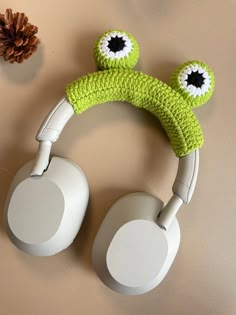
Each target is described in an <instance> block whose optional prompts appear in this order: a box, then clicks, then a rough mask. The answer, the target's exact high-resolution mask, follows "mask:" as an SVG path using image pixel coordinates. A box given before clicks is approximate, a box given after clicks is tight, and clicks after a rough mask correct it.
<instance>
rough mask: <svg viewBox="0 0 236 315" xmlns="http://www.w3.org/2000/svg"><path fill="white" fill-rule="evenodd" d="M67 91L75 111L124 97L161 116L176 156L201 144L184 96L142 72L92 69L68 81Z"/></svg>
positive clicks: (182, 154) (201, 138)
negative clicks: (93, 70) (77, 78)
mask: <svg viewBox="0 0 236 315" xmlns="http://www.w3.org/2000/svg"><path fill="white" fill-rule="evenodd" d="M66 93H67V98H68V101H69V102H70V104H71V105H72V106H73V108H74V111H75V112H76V113H77V114H80V113H82V112H83V111H85V110H87V109H88V108H90V107H92V106H94V105H96V104H101V103H105V102H110V101H127V102H129V103H131V104H133V105H134V106H136V107H138V108H143V109H146V110H148V111H150V112H151V113H152V114H153V115H155V116H156V117H157V118H158V119H159V120H160V122H161V124H162V126H163V128H164V129H165V131H166V133H167V135H168V137H169V139H170V142H171V145H172V148H173V150H174V152H175V154H176V155H177V156H178V157H180V156H184V155H186V154H188V153H190V152H192V151H194V150H196V149H198V148H200V147H201V146H202V144H203V135H202V131H201V127H200V124H199V123H198V120H197V118H196V117H195V115H194V114H193V112H192V110H191V108H190V106H189V105H188V104H187V103H186V101H185V100H184V98H183V97H182V96H181V95H180V94H179V93H178V92H176V91H175V90H174V89H172V88H171V87H170V86H168V85H167V84H165V83H163V82H162V81H159V80H157V79H155V78H153V77H151V76H148V75H146V74H144V73H141V72H137V71H133V70H129V69H113V70H112V69H110V70H104V71H99V72H95V73H92V74H89V75H86V76H84V77H82V78H80V79H79V80H76V81H74V82H73V83H71V84H69V85H68V86H67V88H66Z"/></svg>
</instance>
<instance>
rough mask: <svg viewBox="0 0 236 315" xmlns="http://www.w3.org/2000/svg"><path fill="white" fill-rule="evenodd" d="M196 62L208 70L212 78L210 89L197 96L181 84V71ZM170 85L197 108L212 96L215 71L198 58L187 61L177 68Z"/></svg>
mask: <svg viewBox="0 0 236 315" xmlns="http://www.w3.org/2000/svg"><path fill="white" fill-rule="evenodd" d="M194 64H196V65H199V66H201V67H202V68H203V69H204V70H206V72H207V73H208V75H209V78H210V87H209V90H208V91H207V92H206V93H204V94H203V95H201V96H196V97H193V96H191V95H189V93H188V92H187V91H186V90H185V89H184V88H183V86H182V85H181V82H180V76H181V72H182V71H183V70H184V69H185V68H187V67H188V66H192V65H194ZM170 85H171V87H173V89H175V90H176V91H177V92H178V93H180V94H181V95H182V96H183V98H184V99H185V100H186V101H187V103H188V104H189V105H190V106H191V107H192V108H195V107H198V106H201V105H203V104H205V103H206V102H207V101H208V100H209V99H210V98H211V96H212V94H213V91H214V87H215V78H214V73H213V71H212V70H211V68H210V67H209V66H208V65H207V64H205V63H204V62H202V61H197V60H192V61H188V62H185V63H184V64H182V65H180V66H179V67H178V68H177V69H176V70H175V72H174V73H173V74H172V77H171V81H170Z"/></svg>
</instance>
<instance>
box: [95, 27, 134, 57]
mask: <svg viewBox="0 0 236 315" xmlns="http://www.w3.org/2000/svg"><path fill="white" fill-rule="evenodd" d="M99 50H100V52H101V54H102V55H104V56H105V57H107V58H110V59H120V58H124V57H127V56H128V55H129V54H130V52H131V51H132V42H131V40H130V39H129V37H128V36H127V35H126V34H125V33H122V32H118V31H114V32H111V33H108V34H107V35H106V36H104V37H103V38H102V39H101V41H100V43H99Z"/></svg>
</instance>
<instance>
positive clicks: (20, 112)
mask: <svg viewBox="0 0 236 315" xmlns="http://www.w3.org/2000/svg"><path fill="white" fill-rule="evenodd" d="M235 4H236V3H235V1H233V0H232V1H230V0H225V1H216V0H205V1H203V0H199V1H192V0H180V1H177V0H176V1H175V0H165V1H164V0H103V1H102V0H99V1H95V0H86V1H82V0H67V1H66V0H60V1H53V0H47V1H46V0H41V1H29V0H21V1H17V0H1V4H0V11H1V12H3V11H5V9H6V8H7V7H11V8H13V9H14V10H16V11H21V12H25V13H27V15H28V16H29V17H30V20H31V22H32V23H35V24H36V25H38V27H39V37H40V40H41V45H40V48H39V50H38V52H37V53H36V54H35V55H34V56H33V57H32V58H31V59H30V60H28V61H26V62H25V63H23V64H21V65H17V64H14V65H10V64H7V63H6V62H3V61H2V60H1V61H0V95H1V100H0V130H1V132H0V152H1V153H0V218H1V219H0V314H1V315H14V314H16V315H18V314H20V315H21V314H22V315H38V314H40V315H42V314H46V315H47V314H48V315H49V314H50V315H60V314H67V315H73V314H79V315H80V314H81V315H87V314H88V315H93V314H98V315H100V314H102V315H106V314H117V315H128V314H132V315H133V314H135V315H141V314H142V315H154V314H155V315H156V314H181V315H182V314H188V315H189V314H190V315H195V314H196V315H198V314H203V315H207V314H223V315H232V314H236V278H235V277H236V227H235V226H236V164H235V155H236V149H235V135H236V127H235V126H236V104H235V97H234V96H235V83H236V82H235V77H236V67H235V49H234V48H235V45H234V44H235V32H234V31H235V14H236V8H235ZM111 28H115V29H117V28H120V29H126V30H127V31H129V32H131V33H132V34H133V35H134V36H135V37H136V38H137V40H138V42H139V45H140V62H139V68H140V70H142V71H143V72H145V73H147V74H149V75H153V76H155V77H157V78H159V79H161V80H163V81H165V82H168V80H169V78H170V75H171V73H172V72H173V70H174V69H175V68H176V66H177V65H179V64H181V63H182V62H185V61H187V60H191V59H202V60H204V61H205V62H207V63H208V64H209V65H210V66H211V67H212V68H213V69H214V71H215V75H216V90H215V93H214V97H213V98H212V99H211V101H210V102H209V103H208V104H207V105H205V106H203V107H201V108H198V109H196V110H195V113H196V115H197V117H198V118H199V121H200V122H201V125H202V128H203V132H204V136H205V145H204V146H203V148H202V149H201V151H200V172H199V179H198V183H197V187H196V190H195V194H194V196H193V199H192V202H191V203H190V204H189V205H187V206H184V207H183V208H182V209H181V211H180V212H179V213H178V219H179V223H180V227H181V237H182V239H181V245H180V250H179V252H178V255H177V257H176V259H175V262H174V264H173V266H172V268H171V270H170V272H169V273H168V275H167V277H166V278H165V280H164V281H163V282H162V284H161V285H160V286H159V287H158V288H156V289H154V290H153V291H151V292H149V293H147V294H145V295H142V296H136V297H128V296H122V295H119V294H116V293H114V292H112V291H111V290H109V289H107V288H106V287H104V285H103V284H102V283H101V282H100V280H99V279H98V278H97V276H96V274H95V272H94V271H93V268H92V265H91V246H92V243H93V239H94V237H95V234H96V231H97V229H98V227H99V224H100V223H101V221H102V218H103V217H104V215H105V213H106V211H107V210H108V209H109V207H110V205H111V204H112V203H113V202H114V201H115V200H116V199H117V198H119V197H120V196H123V195H124V194H126V193H128V192H132V191H147V192H150V193H152V194H154V195H157V196H160V197H161V198H162V199H163V200H164V201H167V200H168V197H169V196H170V193H171V183H172V182H173V179H174V176H175V172H176V168H177V159H176V158H175V157H174V154H173V152H172V150H171V148H170V146H169V143H168V139H167V137H166V136H165V134H164V132H163V131H162V130H161V128H160V124H159V122H158V121H157V120H156V119H155V118H154V117H153V116H152V115H150V114H148V113H146V112H144V111H141V110H137V109H135V108H133V107H132V106H131V105H129V104H125V103H112V104H103V105H100V106H97V107H95V108H93V109H91V110H89V111H87V112H86V113H84V114H82V115H81V116H77V117H73V118H72V120H71V122H70V124H69V125H68V126H67V127H66V129H65V131H64V133H63V135H62V136H61V138H60V140H59V141H58V143H56V144H55V146H54V148H53V151H54V153H55V154H57V155H62V156H65V157H68V158H70V159H72V160H74V161H75V162H76V163H78V164H79V165H80V166H81V167H82V169H83V170H84V171H85V173H86V174H87V177H88V180H89V183H90V189H91V197H90V204H89V207H88V211H87V214H86V218H85V221H84V223H83V226H82V229H81V231H80V233H79V235H78V237H77V238H76V240H75V242H74V244H73V245H72V246H71V247H70V248H68V249H67V250H65V251H63V252H61V253H60V254H58V255H55V256H53V257H49V258H43V257H41V258H37V257H30V256H28V255H26V254H24V253H22V252H20V251H19V250H18V249H16V248H15V247H14V246H13V245H12V244H11V243H10V241H9V240H8V238H7V236H6V233H5V231H4V228H3V222H2V213H3V207H4V201H5V198H6V194H7V191H8V188H9V185H10V182H11V180H12V179H13V177H14V174H15V172H16V171H17V169H19V167H20V166H21V165H23V164H24V163H25V162H27V161H28V160H30V159H32V158H33V157H34V155H35V152H36V149H37V143H36V141H35V140H34V136H35V134H36V131H37V129H38V127H39V125H40V123H41V122H42V120H43V118H44V117H45V115H46V114H47V113H48V112H49V110H50V109H51V108H52V107H53V105H55V104H56V102H57V101H58V100H59V99H60V98H61V97H62V96H63V93H64V87H65V85H66V84H67V83H69V82H70V81H72V80H73V79H75V78H77V77H80V76H81V75H83V74H86V73H88V72H93V71H95V69H96V67H95V63H94V60H93V56H92V48H93V44H94V41H95V39H96V38H97V36H98V35H100V33H101V32H103V31H106V30H107V29H111Z"/></svg>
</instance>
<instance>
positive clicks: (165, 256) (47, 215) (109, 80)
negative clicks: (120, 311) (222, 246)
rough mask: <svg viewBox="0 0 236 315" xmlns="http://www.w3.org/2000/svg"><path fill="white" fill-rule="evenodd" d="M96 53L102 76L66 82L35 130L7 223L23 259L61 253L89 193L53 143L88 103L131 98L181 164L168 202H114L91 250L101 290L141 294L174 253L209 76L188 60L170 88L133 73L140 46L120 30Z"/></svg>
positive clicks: (132, 197) (191, 184) (136, 197)
mask: <svg viewBox="0 0 236 315" xmlns="http://www.w3.org/2000/svg"><path fill="white" fill-rule="evenodd" d="M94 56H95V60H96V64H97V66H98V68H99V70H98V71H96V72H94V73H91V74H88V75H85V76H83V77H81V78H80V79H78V80H76V81H74V82H72V83H71V84H69V85H68V86H67V87H66V97H65V98H63V99H62V100H61V101H60V102H59V103H58V104H57V105H56V106H55V107H54V108H53V110H52V111H51V112H50V113H49V114H48V116H47V117H46V119H45V120H44V122H43V124H42V125H41V127H40V129H39V131H38V134H37V137H36V139H37V141H39V147H38V152H37V155H36V158H35V160H34V161H30V162H29V163H27V164H26V165H24V166H23V167H22V168H21V169H20V170H19V171H18V172H17V174H16V176H15V177H14V180H13V182H12V184H11V187H10V190H9V193H8V197H7V201H6V206H5V211H4V222H5V226H6V230H7V233H8V235H9V238H10V239H11V241H12V242H13V243H14V244H15V245H16V246H17V247H18V248H19V249H21V250H23V251H24V252H26V253H28V254H31V255H35V256H50V255H54V254H56V253H58V252H60V251H62V250H64V249H65V248H67V247H68V246H69V245H70V244H71V243H72V242H73V240H74V238H75V237H76V235H77V233H78V232H79V229H80V226H81V224H82V221H83V218H84V215H85V213H86V207H87V204H88V199H89V186H88V182H87V179H86V176H85V174H84V173H83V171H82V170H81V168H80V167H79V166H78V165H76V164H75V163H73V162H72V161H70V160H67V159H64V158H62V157H56V156H53V157H50V151H51V146H52V143H54V142H55V141H57V139H58V138H59V135H60V133H61V132H62V130H63V128H64V126H65V125H66V123H67V122H68V121H69V119H70V118H71V117H72V116H73V114H74V113H77V114H81V113H82V112H84V111H86V110H87V109H88V108H91V107H92V106H94V105H97V104H100V103H105V102H110V101H127V102H129V103H131V104H132V105H134V106H136V107H138V108H143V109H145V110H148V111H149V112H151V113H152V114H153V115H155V116H156V117H157V118H158V119H159V120H160V122H161V125H162V126H163V128H164V130H165V132H166V133H167V135H168V138H169V140H170V143H171V146H172V148H173V150H174V153H175V155H176V156H177V157H179V166H178V171H177V175H176V178H175V181H174V184H173V187H172V190H173V195H172V196H171V198H170V200H169V201H168V202H167V204H166V205H164V203H163V202H162V201H161V200H160V199H158V198H157V197H155V196H151V195H149V194H148V193H142V192H138V193H132V194H128V195H126V196H124V197H122V198H120V199H119V200H118V201H116V202H115V204H113V205H112V207H111V209H110V210H109V211H108V213H107V214H106V216H105V218H104V220H103V222H102V224H101V226H100V228H99V230H98V232H97V235H96V238H95V240H94V244H93V249H92V261H93V265H94V268H95V271H96V273H97V274H98V276H99V278H100V279H101V280H102V281H103V283H104V284H105V285H106V286H108V287H109V288H111V289H113V290H114V291H116V292H120V293H123V294H129V295H137V294H143V293H145V292H148V291H150V290H151V289H153V288H155V287H156V286H157V285H158V284H159V283H160V282H161V281H162V280H163V278H164V277H165V275H166V274H167V272H168V270H169V268H170V267H171V265H172V263H173V261H174V258H175V256H176V254H177V251H178V247H179V243H180V229H179V224H178V221H177V219H176V213H177V211H178V210H179V208H180V207H181V205H182V204H183V203H189V202H190V200H191V197H192V194H193V191H194V188H195V184H196V180H197V174H198V165H199V148H200V147H201V146H202V144H203V135H202V130H201V127H200V124H199V122H198V120H197V118H196V117H195V115H194V113H193V112H192V108H194V107H197V106H200V105H202V104H204V103H206V102H207V101H208V100H209V99H210V97H211V96H212V93H213V90H214V74H213V72H212V70H211V69H210V68H209V66H208V65H206V64H205V63H203V62H200V61H190V62H186V63H184V64H183V65H181V66H180V67H178V68H177V69H176V71H175V72H174V74H173V75H172V78H171V81H170V86H169V85H167V84H165V83H163V82H162V81H160V80H158V79H156V78H153V77H151V76H149V75H147V74H144V73H142V72H139V71H135V70H133V68H134V66H135V65H136V63H137V61H138V57H139V47H138V44H137V42H136V40H135V38H134V37H133V36H132V35H131V34H129V33H127V32H124V31H120V30H117V31H109V32H106V33H104V34H103V35H102V36H101V37H100V38H99V39H98V40H97V42H96V45H95V48H94Z"/></svg>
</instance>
